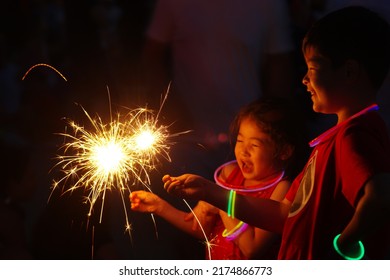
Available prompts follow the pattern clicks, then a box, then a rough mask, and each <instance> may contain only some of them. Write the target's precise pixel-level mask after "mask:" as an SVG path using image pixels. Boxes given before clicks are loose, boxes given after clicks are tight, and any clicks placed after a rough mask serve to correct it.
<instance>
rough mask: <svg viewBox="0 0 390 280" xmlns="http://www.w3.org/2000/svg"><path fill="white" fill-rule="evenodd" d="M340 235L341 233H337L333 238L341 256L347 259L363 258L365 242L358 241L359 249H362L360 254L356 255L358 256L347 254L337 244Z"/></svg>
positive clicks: (334, 245)
mask: <svg viewBox="0 0 390 280" xmlns="http://www.w3.org/2000/svg"><path fill="white" fill-rule="evenodd" d="M340 235H341V234H338V235H336V236H335V238H334V239H333V247H334V249H335V251H336V252H337V254H339V255H340V256H341V257H343V258H344V259H346V260H361V259H362V258H363V257H364V253H365V250H364V245H363V242H361V241H358V244H359V250H360V252H359V255H358V256H356V257H351V256H347V255H346V254H344V253H343V252H341V250H340V248H339V246H338V245H337V241H338V240H339V238H340Z"/></svg>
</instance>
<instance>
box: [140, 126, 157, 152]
mask: <svg viewBox="0 0 390 280" xmlns="http://www.w3.org/2000/svg"><path fill="white" fill-rule="evenodd" d="M155 140H156V137H155V135H153V133H152V132H151V131H149V130H145V131H141V132H140V134H139V135H137V137H136V144H137V148H138V149H139V150H147V149H149V148H151V147H153V144H154V142H155Z"/></svg>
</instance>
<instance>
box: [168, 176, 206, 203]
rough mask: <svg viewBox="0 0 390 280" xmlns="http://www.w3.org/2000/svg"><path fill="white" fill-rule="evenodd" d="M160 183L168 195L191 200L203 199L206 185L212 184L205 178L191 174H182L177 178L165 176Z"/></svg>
mask: <svg viewBox="0 0 390 280" xmlns="http://www.w3.org/2000/svg"><path fill="white" fill-rule="evenodd" d="M162 181H163V182H164V188H165V190H166V191H167V192H168V193H172V194H175V195H177V196H179V197H182V198H191V199H203V197H204V195H205V191H206V188H207V186H208V184H212V183H211V182H210V181H208V180H206V179H205V178H203V177H201V176H198V175H193V174H184V175H181V176H178V177H171V176H170V175H165V176H164V177H163V179H162Z"/></svg>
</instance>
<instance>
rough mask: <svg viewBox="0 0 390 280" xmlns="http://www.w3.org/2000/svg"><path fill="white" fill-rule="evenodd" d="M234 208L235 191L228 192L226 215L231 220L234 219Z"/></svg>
mask: <svg viewBox="0 0 390 280" xmlns="http://www.w3.org/2000/svg"><path fill="white" fill-rule="evenodd" d="M235 207H236V191H234V190H230V192H229V201H228V207H227V214H228V216H229V217H231V218H234V208H235Z"/></svg>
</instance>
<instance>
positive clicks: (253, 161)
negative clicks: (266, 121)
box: [234, 118, 280, 185]
mask: <svg viewBox="0 0 390 280" xmlns="http://www.w3.org/2000/svg"><path fill="white" fill-rule="evenodd" d="M234 152H235V156H236V159H237V162H238V165H239V166H240V169H241V171H242V173H243V175H244V178H245V179H246V181H247V182H246V183H247V184H250V185H252V184H256V183H260V182H261V181H262V180H265V179H267V178H268V177H270V176H272V175H275V173H277V172H279V171H280V160H279V159H278V157H277V156H276V144H275V142H274V141H273V140H272V139H271V136H270V135H269V134H267V133H264V132H263V131H262V130H261V129H260V128H259V126H258V125H257V124H256V122H255V121H254V120H253V119H251V118H244V119H243V120H242V121H241V124H240V129H239V133H238V135H237V142H236V145H235V149H234Z"/></svg>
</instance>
